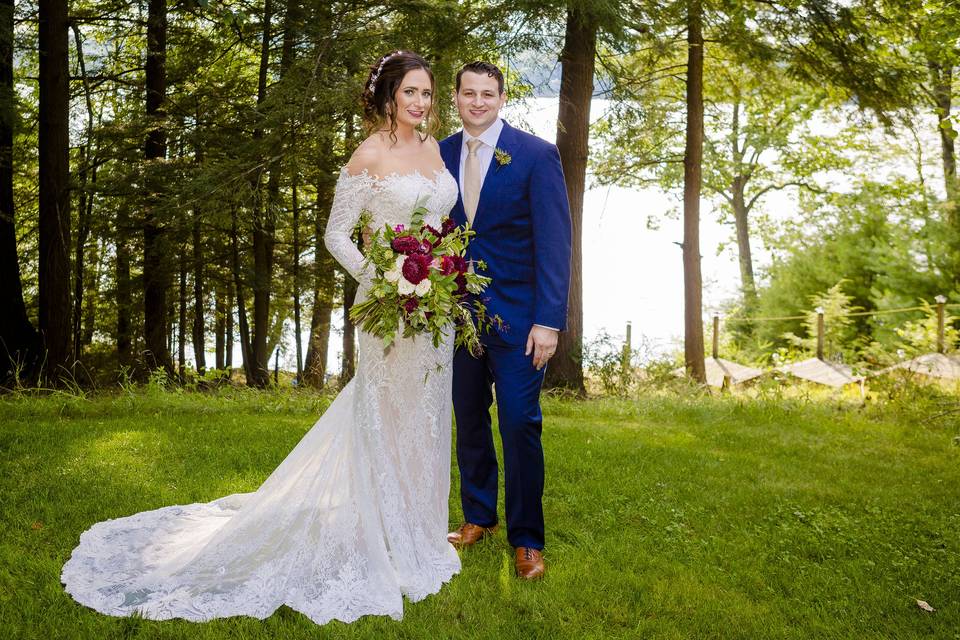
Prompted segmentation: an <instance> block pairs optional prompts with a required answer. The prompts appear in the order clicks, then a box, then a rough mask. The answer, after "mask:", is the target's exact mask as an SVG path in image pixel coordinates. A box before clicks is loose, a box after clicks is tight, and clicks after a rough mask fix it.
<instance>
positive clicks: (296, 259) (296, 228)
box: [293, 177, 303, 385]
mask: <svg viewBox="0 0 960 640" xmlns="http://www.w3.org/2000/svg"><path fill="white" fill-rule="evenodd" d="M293 336H294V340H296V346H297V385H301V384H303V344H302V342H303V341H302V340H301V339H300V203H299V201H298V200H297V180H296V177H294V180H293Z"/></svg>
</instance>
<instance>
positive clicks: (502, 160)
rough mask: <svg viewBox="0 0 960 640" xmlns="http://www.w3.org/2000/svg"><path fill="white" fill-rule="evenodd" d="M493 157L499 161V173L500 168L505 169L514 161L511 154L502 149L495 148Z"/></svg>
mask: <svg viewBox="0 0 960 640" xmlns="http://www.w3.org/2000/svg"><path fill="white" fill-rule="evenodd" d="M493 157H494V159H496V161H497V171H499V170H500V167H505V166H507V165H508V164H510V163H511V162H512V161H513V158H511V157H510V154H509V153H507V152H506V151H504V150H503V149H501V148H500V147H495V148H494V150H493Z"/></svg>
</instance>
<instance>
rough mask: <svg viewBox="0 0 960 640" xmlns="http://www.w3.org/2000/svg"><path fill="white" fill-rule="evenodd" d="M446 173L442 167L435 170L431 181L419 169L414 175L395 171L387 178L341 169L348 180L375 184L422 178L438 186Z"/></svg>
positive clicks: (366, 172) (342, 175) (414, 171)
mask: <svg viewBox="0 0 960 640" xmlns="http://www.w3.org/2000/svg"><path fill="white" fill-rule="evenodd" d="M444 172H447V173H449V171H447V168H446V167H440V168H439V169H434V170H433V178H432V179H431V178H428V177H427V176H425V175H423V174H422V173H421V172H420V170H419V169H414V170H413V172H412V173H400V172H399V171H394V172H392V173H388V174H387V175H385V176H377V175H374V174H372V173H370V172H369V171H368V170H367V169H366V168H365V169H364V170H363V171H361V172H360V173H350V172H349V171H347V168H346V167H343V168H341V169H340V176H341V177H345V178H348V179H355V178H366V179H368V180H373V181H374V182H386V181H388V180H398V179H400V178H420V179H422V180H426V181H427V182H429V183H431V184H433V185H434V186H436V185H437V184H438V179H439V176H440V174H442V173H444Z"/></svg>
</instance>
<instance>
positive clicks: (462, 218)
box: [440, 129, 467, 225]
mask: <svg viewBox="0 0 960 640" xmlns="http://www.w3.org/2000/svg"><path fill="white" fill-rule="evenodd" d="M447 140H449V142H448V143H447V144H445V145H442V146H441V147H440V155H441V157H442V158H443V162H444V164H446V165H447V171H449V172H450V175H451V176H453V180H454V182H456V183H457V203H456V204H455V205H454V206H453V211H452V212H451V213H450V217H451V218H453V221H454V222H456V223H457V224H459V225H464V224H466V223H467V216H466V214H465V213H464V211H463V194H462V193H460V149H461V147H463V130H462V129H461V130H460V131H458V132H457V133H455V134H453V135H451V136H450V137H449V138H447Z"/></svg>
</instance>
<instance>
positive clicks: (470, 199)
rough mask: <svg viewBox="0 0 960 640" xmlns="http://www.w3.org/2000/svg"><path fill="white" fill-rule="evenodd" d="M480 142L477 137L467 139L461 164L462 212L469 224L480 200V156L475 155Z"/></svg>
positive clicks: (475, 213)
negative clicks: (463, 160)
mask: <svg viewBox="0 0 960 640" xmlns="http://www.w3.org/2000/svg"><path fill="white" fill-rule="evenodd" d="M481 144H483V142H481V141H480V140H479V139H477V138H474V139H473V140H468V141H467V149H468V150H469V153H468V154H467V161H466V162H465V163H464V166H463V212H464V213H466V214H467V222H469V223H470V224H471V226H472V225H473V217H474V216H475V215H477V204H478V203H479V202H480V157H479V156H477V149H479V148H480V145H481Z"/></svg>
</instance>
